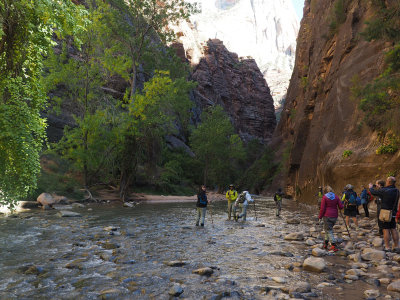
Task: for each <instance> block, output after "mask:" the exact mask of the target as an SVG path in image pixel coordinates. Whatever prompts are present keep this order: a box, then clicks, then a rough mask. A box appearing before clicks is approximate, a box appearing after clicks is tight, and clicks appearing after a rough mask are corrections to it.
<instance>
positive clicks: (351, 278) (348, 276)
mask: <svg viewBox="0 0 400 300" xmlns="http://www.w3.org/2000/svg"><path fill="white" fill-rule="evenodd" d="M344 279H347V280H358V279H359V278H358V276H357V275H345V276H344Z"/></svg>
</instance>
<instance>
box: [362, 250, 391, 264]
mask: <svg viewBox="0 0 400 300" xmlns="http://www.w3.org/2000/svg"><path fill="white" fill-rule="evenodd" d="M385 257H386V253H385V252H384V251H382V250H376V249H373V248H364V249H363V251H362V254H361V258H362V259H363V260H366V261H380V260H382V259H384V258H385Z"/></svg>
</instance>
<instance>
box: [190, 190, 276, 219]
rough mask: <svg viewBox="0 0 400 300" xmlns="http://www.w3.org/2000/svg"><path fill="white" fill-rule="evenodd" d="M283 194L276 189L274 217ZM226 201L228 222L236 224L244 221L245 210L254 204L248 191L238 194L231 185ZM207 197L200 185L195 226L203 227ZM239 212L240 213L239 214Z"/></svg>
mask: <svg viewBox="0 0 400 300" xmlns="http://www.w3.org/2000/svg"><path fill="white" fill-rule="evenodd" d="M283 196H284V194H283V193H282V189H278V192H276V193H275V195H274V201H275V204H276V216H279V215H280V212H281V208H282V197H283ZM225 197H226V199H227V200H228V220H231V219H232V217H233V220H235V221H236V222H237V221H238V220H239V219H242V220H243V221H246V216H247V208H248V206H249V204H250V203H254V200H253V198H251V195H250V193H249V192H248V191H243V192H241V193H240V194H239V193H238V192H237V191H236V190H235V187H234V185H233V184H230V185H229V189H228V191H227V192H226V194H225ZM208 202H209V201H208V200H207V195H206V187H205V186H204V185H202V186H201V187H200V189H199V192H198V194H197V203H196V207H197V219H196V226H199V225H200V226H204V221H205V216H206V211H207V204H208ZM239 210H240V212H239Z"/></svg>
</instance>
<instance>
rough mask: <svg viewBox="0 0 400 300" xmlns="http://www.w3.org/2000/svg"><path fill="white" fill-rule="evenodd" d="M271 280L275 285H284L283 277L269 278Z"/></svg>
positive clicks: (284, 279)
mask: <svg viewBox="0 0 400 300" xmlns="http://www.w3.org/2000/svg"><path fill="white" fill-rule="evenodd" d="M271 279H272V280H273V281H275V282H276V283H286V278H284V277H271Z"/></svg>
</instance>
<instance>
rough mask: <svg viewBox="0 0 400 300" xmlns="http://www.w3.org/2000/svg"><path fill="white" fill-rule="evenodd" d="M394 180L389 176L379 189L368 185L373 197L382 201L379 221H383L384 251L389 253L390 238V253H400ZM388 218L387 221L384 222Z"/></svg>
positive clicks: (397, 199)
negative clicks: (391, 243) (391, 241)
mask: <svg viewBox="0 0 400 300" xmlns="http://www.w3.org/2000/svg"><path fill="white" fill-rule="evenodd" d="M395 184H396V179H395V178H394V177H393V176H390V177H388V178H387V179H386V186H385V187H382V188H380V189H376V188H374V187H373V185H372V183H370V184H369V190H370V191H371V194H372V195H374V196H378V197H380V198H381V199H382V203H381V209H380V213H379V219H380V220H381V221H383V224H382V229H383V241H384V243H385V246H384V248H383V250H384V251H390V237H392V239H393V245H392V251H393V252H396V253H400V249H399V233H398V232H397V230H396V219H397V221H399V220H400V214H397V211H398V203H399V196H400V194H399V190H398V189H397V188H396V186H395ZM385 217H388V220H385Z"/></svg>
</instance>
